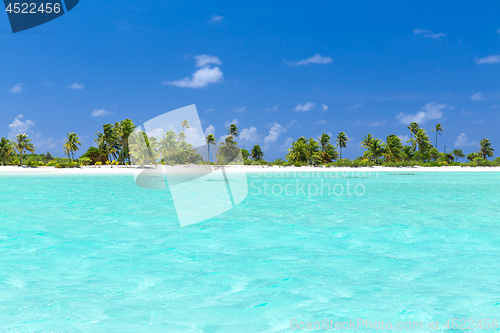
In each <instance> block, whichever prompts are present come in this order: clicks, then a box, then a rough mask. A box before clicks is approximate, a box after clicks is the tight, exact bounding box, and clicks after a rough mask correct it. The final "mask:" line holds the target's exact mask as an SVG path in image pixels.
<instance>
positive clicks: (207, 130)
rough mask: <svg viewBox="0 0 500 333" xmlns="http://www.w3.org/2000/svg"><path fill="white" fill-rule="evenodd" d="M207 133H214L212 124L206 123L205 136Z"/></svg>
mask: <svg viewBox="0 0 500 333" xmlns="http://www.w3.org/2000/svg"><path fill="white" fill-rule="evenodd" d="M209 134H215V127H213V126H212V125H208V127H207V128H206V129H205V137H206V136H208V135H209Z"/></svg>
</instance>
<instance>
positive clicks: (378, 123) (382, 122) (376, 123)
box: [370, 120, 387, 126]
mask: <svg viewBox="0 0 500 333" xmlns="http://www.w3.org/2000/svg"><path fill="white" fill-rule="evenodd" d="M386 123H387V122H386V121H385V120H382V121H378V120H377V121H374V122H372V123H371V124H370V126H382V125H385V124H386Z"/></svg>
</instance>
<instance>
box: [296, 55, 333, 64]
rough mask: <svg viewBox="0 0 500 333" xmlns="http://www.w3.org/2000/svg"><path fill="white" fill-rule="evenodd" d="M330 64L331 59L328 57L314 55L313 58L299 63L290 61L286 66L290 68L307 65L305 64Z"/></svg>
mask: <svg viewBox="0 0 500 333" xmlns="http://www.w3.org/2000/svg"><path fill="white" fill-rule="evenodd" d="M331 62H332V58H330V57H323V56H321V55H319V54H318V53H316V54H315V55H314V56H312V57H310V58H307V59H303V60H300V61H292V62H289V63H288V65H290V66H301V65H307V64H329V63H331Z"/></svg>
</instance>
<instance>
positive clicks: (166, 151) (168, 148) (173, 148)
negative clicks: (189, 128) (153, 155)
mask: <svg viewBox="0 0 500 333" xmlns="http://www.w3.org/2000/svg"><path fill="white" fill-rule="evenodd" d="M181 133H184V132H181ZM176 136H177V135H176V134H175V132H174V131H172V130H170V131H168V132H165V133H163V135H162V137H161V139H160V142H159V143H158V153H159V154H160V158H162V159H163V160H165V156H166V157H167V161H170V155H172V154H174V153H175V152H177V151H178V145H177V142H176V141H175V138H176Z"/></svg>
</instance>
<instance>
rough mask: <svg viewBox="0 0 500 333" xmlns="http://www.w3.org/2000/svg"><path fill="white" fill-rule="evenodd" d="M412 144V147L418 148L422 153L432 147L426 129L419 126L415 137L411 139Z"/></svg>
mask: <svg viewBox="0 0 500 333" xmlns="http://www.w3.org/2000/svg"><path fill="white" fill-rule="evenodd" d="M409 142H411V144H412V149H413V150H414V151H416V150H417V147H418V151H419V152H420V155H422V154H423V153H425V152H427V151H428V150H429V149H430V147H431V142H430V141H429V137H428V136H427V134H426V132H425V130H424V129H422V128H419V129H418V130H417V132H416V133H415V137H414V138H411V139H410V140H409Z"/></svg>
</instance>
